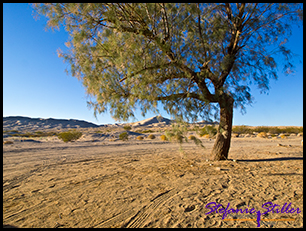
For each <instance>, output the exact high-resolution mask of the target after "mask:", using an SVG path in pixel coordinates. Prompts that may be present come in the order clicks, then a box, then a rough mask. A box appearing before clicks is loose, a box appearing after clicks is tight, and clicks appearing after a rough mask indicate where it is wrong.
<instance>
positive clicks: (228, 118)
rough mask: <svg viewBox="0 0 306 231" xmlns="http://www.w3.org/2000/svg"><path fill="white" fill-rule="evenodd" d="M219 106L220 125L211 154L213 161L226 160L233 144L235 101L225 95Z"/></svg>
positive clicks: (221, 98)
mask: <svg viewBox="0 0 306 231" xmlns="http://www.w3.org/2000/svg"><path fill="white" fill-rule="evenodd" d="M219 105H220V123H219V128H218V132H217V136H216V140H215V144H214V147H213V149H212V152H211V158H210V159H211V160H226V159H227V157H228V152H229V149H230V144H231V137H232V122H233V105H234V99H233V98H232V97H231V96H230V95H227V94H225V93H224V94H222V97H220V100H219Z"/></svg>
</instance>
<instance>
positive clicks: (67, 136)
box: [57, 131, 83, 143]
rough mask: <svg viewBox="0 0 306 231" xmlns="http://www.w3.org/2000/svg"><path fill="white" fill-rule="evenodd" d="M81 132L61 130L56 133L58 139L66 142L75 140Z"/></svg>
mask: <svg viewBox="0 0 306 231" xmlns="http://www.w3.org/2000/svg"><path fill="white" fill-rule="evenodd" d="M82 135H83V134H82V132H77V131H68V132H61V133H59V134H58V135H57V137H58V138H59V139H61V140H62V141H64V142H65V143H67V142H72V141H75V140H77V139H79V138H81V136H82Z"/></svg>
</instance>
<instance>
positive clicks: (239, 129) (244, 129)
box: [232, 125, 303, 134]
mask: <svg viewBox="0 0 306 231" xmlns="http://www.w3.org/2000/svg"><path fill="white" fill-rule="evenodd" d="M232 132H233V133H238V134H253V133H254V132H258V133H260V132H265V133H270V134H280V133H295V134H297V133H300V132H303V127H292V126H291V127H283V128H282V127H276V126H258V127H250V126H246V125H241V126H234V127H233V129H232Z"/></svg>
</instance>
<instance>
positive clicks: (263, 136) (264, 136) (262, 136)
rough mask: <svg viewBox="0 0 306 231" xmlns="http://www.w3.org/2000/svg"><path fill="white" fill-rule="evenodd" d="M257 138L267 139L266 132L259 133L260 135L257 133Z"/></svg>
mask: <svg viewBox="0 0 306 231" xmlns="http://www.w3.org/2000/svg"><path fill="white" fill-rule="evenodd" d="M257 137H260V138H268V136H267V133H266V132H260V133H258V134H257Z"/></svg>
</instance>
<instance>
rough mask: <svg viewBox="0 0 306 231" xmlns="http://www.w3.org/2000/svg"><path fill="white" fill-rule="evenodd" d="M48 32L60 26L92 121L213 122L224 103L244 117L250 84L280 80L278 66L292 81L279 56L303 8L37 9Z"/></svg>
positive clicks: (287, 62) (287, 56) (287, 55)
mask: <svg viewBox="0 0 306 231" xmlns="http://www.w3.org/2000/svg"><path fill="white" fill-rule="evenodd" d="M33 6H34V9H35V10H36V11H37V12H38V14H42V15H45V16H46V17H47V18H48V26H49V27H51V28H53V29H55V28H60V27H61V26H64V27H65V29H66V30H67V31H68V32H69V35H70V38H69V41H68V42H67V44H66V45H67V46H68V48H69V51H68V52H66V53H64V52H59V55H60V56H61V57H63V58H64V59H65V60H66V61H67V62H69V63H70V72H71V74H72V75H73V76H75V77H77V78H78V79H80V80H81V81H82V83H83V85H84V87H85V88H86V91H87V93H88V94H89V95H90V96H92V98H93V100H91V101H90V102H89V105H90V106H92V107H93V108H94V111H95V114H96V113H104V112H107V111H109V112H110V113H111V115H112V116H113V117H114V118H116V119H120V120H127V119H128V118H129V117H133V116H134V111H135V109H136V108H139V109H140V110H141V111H142V113H143V115H145V114H146V113H147V111H148V110H153V111H154V112H156V113H158V109H157V105H158V103H159V102H160V103H161V104H162V105H163V106H164V109H165V110H166V111H167V112H168V113H169V114H172V115H177V116H180V117H182V118H184V119H192V120H195V119H198V118H199V117H200V118H203V119H206V120H207V119H210V118H211V117H212V116H213V115H215V117H216V115H217V113H216V112H218V110H219V104H220V99H221V97H222V95H223V94H227V95H230V96H231V97H232V98H233V99H234V106H235V107H240V108H241V109H242V110H243V109H244V106H245V105H246V104H250V103H252V96H251V92H250V87H249V85H250V83H255V84H256V85H258V87H259V89H260V90H261V91H263V92H266V91H268V90H269V79H271V78H272V79H277V62H276V61H275V58H276V57H278V56H282V57H283V61H284V63H283V71H284V72H285V73H287V74H289V73H291V71H292V68H293V64H292V53H291V52H290V50H289V49H288V48H286V46H285V45H286V42H287V41H288V38H289V36H290V35H291V29H290V28H291V25H292V24H293V23H298V22H302V12H303V11H302V7H303V6H302V4H293V3H290V4H286V3H281V4H273V3H267V4H261V3H250V4H244V3H236V4H232V3H220V4H213V3H209V4H205V3H201V4H196V3H191V4H183V3H167V4H166V3H165V4H164V3H147V4H144V3H131V4H127V3H124V4H123V3H122V4H121V3H79V4H76V3H48V4H34V5H33Z"/></svg>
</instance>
